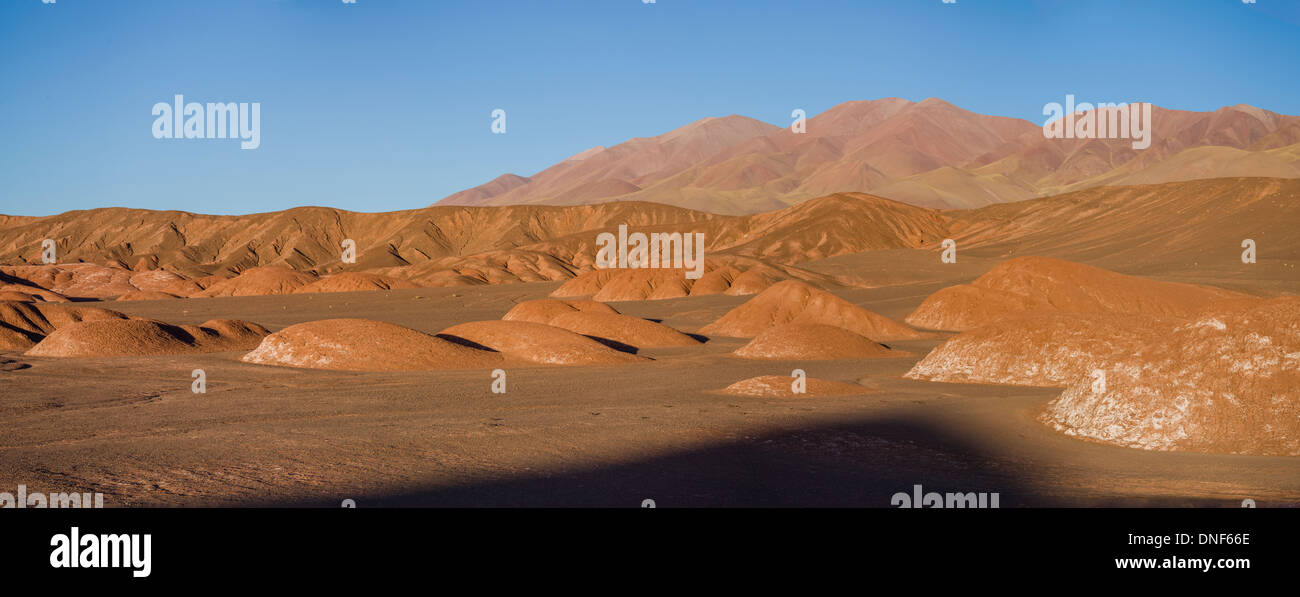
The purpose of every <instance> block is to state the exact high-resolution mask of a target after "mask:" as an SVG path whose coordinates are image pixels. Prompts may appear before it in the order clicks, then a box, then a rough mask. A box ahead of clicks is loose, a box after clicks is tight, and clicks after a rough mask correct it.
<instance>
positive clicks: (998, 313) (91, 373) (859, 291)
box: [0, 102, 1300, 507]
mask: <svg viewBox="0 0 1300 597" xmlns="http://www.w3.org/2000/svg"><path fill="white" fill-rule="evenodd" d="M877 107H878V108H879V106H877ZM942 107H943V106H936V105H933V104H928V105H927V103H926V102H922V103H921V104H916V105H912V106H910V107H907V106H904V107H891V108H890V110H889V112H890V113H895V112H897V113H899V114H904V113H906V110H912V111H916V110H920V109H922V108H925V109H939V108H942ZM895 108H897V109H895ZM833 113H834V111H832V112H828V113H827V115H823V116H822V117H820V118H825V117H828V116H832V115H834V114H833ZM1228 116H1231V115H1228ZM1228 116H1224V117H1225V118H1226V117H1228ZM1256 116H1258V115H1257V114H1256ZM863 117H864V118H865V116H863ZM881 117H882V118H883V117H884V116H881ZM1188 118H1190V117H1188ZM743 124H744V123H732V124H730V125H728V126H729V128H728V129H727V132H728V134H733V135H742V136H743V135H751V136H753V135H761V134H763V131H762V130H761V127H750V128H746V127H744V126H742V125H743ZM985 125H986V126H990V127H1003V126H1004V125H1002V124H999V123H996V122H992V123H985ZM1225 126H1226V125H1225ZM1291 126H1294V125H1291ZM751 128H756V129H758V130H750V129H751ZM1005 128H1006V129H1007V132H1006V134H1007V135H1011V134H1013V133H1014V132H1015V127H1013V126H1010V125H1005ZM1228 128H1231V127H1228ZM999 130H1001V129H999ZM1287 130H1291V129H1287ZM1269 134H1274V133H1269ZM1278 134H1280V133H1278ZM1273 138H1274V139H1276V135H1275V137H1273ZM709 139H714V140H717V139H716V138H714V137H709ZM727 140H728V142H730V141H733V140H732V139H730V138H728V139H727ZM1292 140H1293V141H1294V139H1292ZM993 141H994V140H989V141H988V143H993ZM755 143H758V141H755ZM765 143H766V141H765ZM1243 143H1245V144H1246V145H1249V146H1251V147H1254V148H1255V149H1257V150H1258V149H1260V147H1261V146H1260V145H1259V144H1260V143H1263V141H1258V140H1257V141H1251V142H1249V143H1247V142H1245V141H1243ZM709 147H711V148H713V149H714V150H718V148H719V147H721V141H718V145H716V146H715V145H710V146H709ZM981 148H982V146H981ZM972 151H974V150H972ZM688 157H689V156H688ZM591 159H595V158H591ZM674 159H676V158H674ZM683 159H685V158H683ZM954 159H956V158H954ZM962 159H969V156H963V157H962ZM665 160H666V161H665V162H664V164H665V165H664V167H665V168H666V167H668V166H667V164H676V163H677V162H674V161H673V160H670V159H668V158H665ZM686 161H688V162H695V161H698V156H696V157H691V158H690V159H687V160H686ZM636 163H642V162H636ZM683 163H685V162H683ZM679 165H680V164H679ZM602 171H606V172H608V171H610V170H609V169H608V168H606V169H604V170H602ZM520 188H523V187H520ZM601 188H604V187H603V186H602V187H601ZM482 202H483V203H486V202H489V201H486V200H485V201H482ZM718 211H719V213H707V212H704V211H693V210H688V209H684V208H680V207H674V206H670V205H661V204H652V203H643V202H636V201H627V202H612V203H600V204H594V205H572V206H546V205H519V206H489V207H463V206H454V205H438V206H434V207H429V208H425V209H421V210H412V211H406V212H390V213H384V214H364V213H354V212H345V211H341V210H333V209H327V208H300V209H294V210H289V211H286V212H278V213H272V214H260V215H256V216H205V215H198V214H189V213H184V212H151V211H144V210H127V209H103V210H95V211H93V212H69V213H66V214H61V215H57V216H50V217H45V218H26V217H0V490H3V489H2V488H6V487H7V488H13V487H16V486H18V485H20V484H21V485H26V486H27V487H28V490H29V491H47V492H61V491H69V492H71V491H95V492H101V493H103V494H104V496H105V498H104V501H105V504H106V505H109V506H226V505H235V506H251V505H286V506H295V505H322V506H336V505H338V504H339V503H340V502H341V501H342V500H344V499H352V500H355V501H356V502H357V504H358V505H359V506H362V507H369V506H442V505H466V506H469V505H474V506H614V507H638V506H640V505H641V504H642V501H643V500H646V499H652V500H655V503H656V505H657V506H659V507H674V506H869V507H888V506H889V505H890V496H892V495H893V494H894V493H897V492H900V491H910V490H911V488H912V487H913V486H914V485H918V484H919V485H922V486H923V487H925V488H926V489H927V490H934V491H959V492H997V493H999V494H1000V496H1001V499H1000V503H1001V505H1002V507H1014V506H1145V505H1176V506H1184V505H1215V506H1234V507H1235V506H1238V505H1240V503H1241V501H1242V500H1243V499H1246V498H1250V499H1253V500H1255V501H1256V502H1257V503H1258V504H1260V505H1261V506H1296V505H1300V460H1297V458H1298V457H1300V393H1298V392H1300V296H1298V295H1300V273H1298V272H1297V270H1296V267H1297V265H1298V264H1300V228H1297V226H1296V223H1297V222H1300V181H1297V180H1295V179H1287V178H1215V179H1204V180H1191V181H1185V182H1165V183H1161V184H1151V185H1137V186H1116V187H1094V188H1087V189H1085V190H1079V191H1075V192H1069V193H1066V194H1062V195H1054V196H1050V197H1044V198H1038V199H1026V200H1022V201H1015V202H1010V203H997V204H993V205H988V206H986V207H980V208H975V209H961V210H951V209H932V208H930V207H919V206H914V205H908V204H905V203H901V202H896V201H892V200H890V199H885V198H882V197H879V196H875V195H870V194H865V193H832V194H828V195H825V196H820V197H817V198H813V199H810V200H807V201H802V202H798V203H795V204H794V205H790V206H779V208H778V209H774V210H772V211H765V212H760V213H753V214H748V215H724V214H726V213H732V211H731V210H727V209H721V210H718ZM620 224H626V225H628V226H629V227H631V228H634V229H636V230H638V231H642V232H662V233H682V234H690V233H703V234H704V238H705V239H706V240H705V246H706V248H707V253H706V258H705V261H704V270H705V271H704V273H703V276H702V277H700V278H699V279H698V280H697V279H692V278H689V277H687V276H685V275H684V274H685V270H683V269H674V268H668V269H598V268H596V267H595V263H594V255H595V251H596V249H595V244H596V237H597V235H598V234H599V233H602V232H611V233H613V232H614V231H615V230H616V229H617V227H618V226H619V225H620ZM44 239H51V240H52V241H54V242H53V244H54V246H55V248H56V249H55V253H56V255H57V260H56V263H53V264H46V263H42V260H41V257H42V252H43V250H44V249H43V247H42V241H43V240H44ZM1247 239H1249V240H1250V241H1251V244H1252V246H1253V247H1254V249H1255V254H1254V257H1255V259H1254V262H1252V263H1246V262H1243V259H1242V255H1243V251H1244V250H1245V249H1244V248H1243V246H1244V245H1243V243H1244V241H1245V240H1247ZM345 240H352V241H354V242H355V246H356V250H357V255H356V262H355V263H349V262H348V261H347V260H344V259H343V258H342V257H341V256H340V247H341V246H342V245H343V244H344V241H345ZM947 240H951V241H953V243H955V244H950V243H947V242H945V241H947ZM950 246H955V253H951V254H950V255H948V256H950V257H951V256H955V262H953V261H952V260H951V259H947V260H945V254H946V249H947V247H950ZM196 370H201V378H202V379H201V381H202V383H203V384H205V387H204V390H205V391H204V392H202V393H196V392H195V391H194V387H195V385H194V384H196V383H199V382H197V381H196V378H195V374H196ZM795 370H800V371H801V373H795ZM805 375H806V380H805V379H804V378H803V376H805ZM792 376H794V377H792ZM1099 380H1101V383H1100V384H1099V383H1098V381H1099ZM799 384H802V387H801V388H800V389H801V390H803V391H795V390H794V388H795V387H796V386H798V385H799ZM10 490H11V491H12V489H10Z"/></svg>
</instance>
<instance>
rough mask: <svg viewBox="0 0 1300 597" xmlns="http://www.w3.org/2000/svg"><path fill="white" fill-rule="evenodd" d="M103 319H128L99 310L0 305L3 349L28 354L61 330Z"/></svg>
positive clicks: (91, 308)
mask: <svg viewBox="0 0 1300 597" xmlns="http://www.w3.org/2000/svg"><path fill="white" fill-rule="evenodd" d="M104 319H128V317H127V316H126V315H124V314H122V313H118V312H117V311H110V310H108V309H100V308H97V307H81V306H73V305H68V304H52V303H29V302H20V301H0V349H6V350H27V349H28V348H31V347H32V346H34V345H35V344H36V343H37V342H40V341H41V340H42V339H44V338H45V336H46V335H48V334H49V333H51V332H53V331H54V330H56V329H58V328H60V327H63V326H65V325H70V324H73V323H77V322H80V321H97V320H104Z"/></svg>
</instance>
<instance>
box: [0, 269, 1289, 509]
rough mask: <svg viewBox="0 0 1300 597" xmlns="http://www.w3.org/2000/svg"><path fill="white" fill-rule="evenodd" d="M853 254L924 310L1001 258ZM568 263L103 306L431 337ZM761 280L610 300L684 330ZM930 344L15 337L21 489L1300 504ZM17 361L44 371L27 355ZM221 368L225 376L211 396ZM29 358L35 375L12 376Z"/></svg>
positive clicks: (680, 501)
mask: <svg viewBox="0 0 1300 597" xmlns="http://www.w3.org/2000/svg"><path fill="white" fill-rule="evenodd" d="M877 253H878V254H864V255H871V256H870V257H862V258H859V259H857V260H852V259H849V260H846V259H843V258H836V259H833V260H826V261H824V262H822V263H819V264H814V266H815V267H817V268H820V269H822V270H823V271H833V270H834V269H836V268H849V267H852V268H858V269H859V271H867V272H870V271H873V269H872V268H875V269H876V270H879V271H880V272H882V274H881V284H882V286H883V285H885V284H897V283H898V282H899V281H900V280H898V279H886V278H885V276H884V273H883V272H886V271H892V272H897V271H899V270H898V263H899V261H898V260H899V259H902V260H904V262H905V263H906V262H908V261H915V263H914V264H912V265H911V266H909V267H912V270H911V275H912V276H913V279H917V280H926V281H925V282H923V283H916V284H907V285H901V286H884V287H881V288H873V289H853V290H847V291H839V292H837V294H839V295H840V296H842V297H844V298H847V299H848V300H850V301H853V302H855V303H858V304H860V305H862V306H864V307H866V308H868V309H871V310H873V311H876V312H878V313H881V314H883V315H886V316H890V317H893V318H895V319H898V320H901V319H902V318H903V317H904V316H905V315H906V314H907V313H909V312H910V311H911V310H912V309H913V308H915V307H916V305H918V304H919V303H920V302H921V301H922V300H923V299H924V298H925V297H926V296H928V295H929V294H930V293H932V292H934V291H935V290H938V289H939V288H942V287H943V286H947V285H951V284H953V283H957V282H966V281H969V280H970V279H973V278H975V277H976V276H978V275H979V274H981V273H983V272H984V271H987V269H988V268H989V267H991V266H992V264H993V263H995V261H994V260H989V261H987V262H985V261H980V260H978V259H971V260H966V261H964V262H962V263H960V265H961V267H950V268H947V269H940V268H936V267H934V266H932V265H930V264H932V263H933V260H934V257H933V254H932V253H931V254H924V253H921V252H915V254H913V253H912V252H903V253H899V252H892V251H884V252H877ZM558 285H559V284H558V283H543V284H519V285H503V286H479V287H460V288H445V289H432V288H422V289H411V290H394V291H381V292H356V293H341V294H316V295H286V296H261V297H237V298H208V299H189V300H163V301H136V302H121V303H118V302H106V303H99V304H98V305H99V306H104V307H107V308H110V309H116V310H120V311H122V312H124V313H128V314H131V315H138V316H146V317H153V318H158V319H162V320H165V321H168V322H171V323H178V324H191V323H200V322H203V321H205V320H208V319H213V318H218V317H220V318H234V319H244V320H249V321H255V322H258V323H261V324H263V325H265V326H267V327H268V328H270V329H272V330H279V329H282V328H283V327H285V326H288V325H291V324H294V323H299V322H303V321H311V320H317V319H328V318H339V317H360V318H368V319H377V320H382V321H388V322H392V323H395V324H399V325H403V326H408V327H411V328H415V329H418V330H422V331H426V332H431V333H432V332H437V331H439V330H441V329H443V328H445V327H448V326H450V325H453V324H456V323H460V322H464V321H473V320H480V319H496V318H499V317H500V316H501V315H502V314H504V313H505V312H506V311H507V310H509V309H510V307H511V306H513V305H514V304H515V303H516V302H518V301H521V300H527V299H533V298H541V297H544V296H546V294H547V293H549V292H550V291H551V290H553V289H554V288H556V287H557V286H558ZM746 298H747V297H728V296H707V297H695V298H683V299H672V300H663V301H642V302H634V303H613V306H614V307H615V308H617V309H619V310H620V311H622V312H623V313H627V314H630V315H636V316H640V317H646V318H653V319H656V320H662V321H663V322H664V323H666V324H668V325H672V326H674V327H677V328H678V329H681V330H683V331H687V332H693V331H695V330H696V329H697V328H698V327H700V326H703V325H704V324H706V323H708V322H711V321H712V320H714V319H716V318H717V317H719V316H721V315H722V314H723V313H725V312H726V311H727V310H729V309H730V308H732V307H735V306H736V305H739V304H740V303H742V302H743V301H744V300H746ZM940 341H941V340H940V339H936V340H918V341H910V342H898V343H891V346H894V347H897V348H901V349H903V350H906V351H908V352H910V353H913V354H914V355H915V356H911V357H906V358H893V359H865V360H843V361H803V362H799V361H746V360H741V359H737V358H734V357H731V356H729V355H728V353H729V352H730V351H732V350H735V349H736V348H737V347H739V346H741V345H743V344H744V341H743V340H740V339H727V338H715V339H713V340H711V341H710V342H708V343H706V344H703V345H700V346H699V347H687V348H671V349H652V350H646V351H643V352H642V353H641V354H644V355H647V356H650V357H652V358H654V359H655V361H653V362H649V363H639V364H629V365H617V366H598V367H511V368H509V369H508V370H507V392H506V393H505V394H493V393H492V392H491V391H490V386H491V383H492V378H491V375H490V372H489V371H487V370H481V371H480V370H469V371H450V372H397V373H351V372H335V371H320V370H300V369H286V368H279V367H269V366H261V365H252V364H247V363H243V362H240V361H239V360H238V359H239V357H240V356H241V355H242V353H239V352H236V353H216V354H203V355H191V356H176V357H121V358H100V359H56V358H37V357H27V356H23V355H21V354H16V353H0V362H2V361H5V360H13V361H15V363H10V364H9V365H8V366H6V367H4V368H0V491H8V492H13V491H15V489H16V487H17V486H18V485H19V484H23V485H26V486H27V487H28V491H29V492H31V491H46V492H60V491H68V492H71V491H98V492H102V493H103V494H104V495H105V498H104V501H105V504H106V505H107V506H214V505H215V506H254V505H288V506H297V505H319V506H337V505H338V504H339V503H340V501H341V500H343V499H353V500H355V501H356V502H357V504H358V506H360V507H371V506H444V505H457V506H614V507H639V506H640V505H641V503H642V500H645V499H653V500H655V502H656V505H657V506H658V507H675V506H871V507H888V506H889V505H890V497H891V496H892V495H893V494H894V493H896V492H900V491H907V492H910V491H911V488H912V486H913V485H915V484H920V485H922V486H923V487H924V488H925V491H939V492H948V491H963V492H965V491H973V492H997V493H999V494H1000V498H1001V500H1000V501H1001V505H1002V507H1015V506H1150V505H1162V506H1164V505H1171V506H1204V505H1212V506H1229V507H1238V506H1239V505H1240V503H1241V500H1242V499H1244V498H1251V499H1254V500H1256V502H1257V503H1258V504H1259V505H1260V506H1296V505H1300V460H1297V459H1296V458H1285V457H1257V456H1226V455H1205V454H1187V453H1160V452H1144V451H1139V450H1133V449H1127V448H1119V447H1112V446H1107V445H1102V444H1097V443H1091V442H1087V441H1081V440H1077V439H1071V438H1068V437H1065V436H1063V435H1060V434H1058V433H1056V432H1054V431H1052V430H1051V429H1049V428H1047V427H1045V426H1043V425H1041V424H1039V423H1037V422H1035V421H1034V420H1033V416H1034V414H1035V413H1036V412H1037V411H1038V410H1039V409H1041V408H1042V406H1043V404H1044V403H1045V402H1047V401H1048V400H1049V399H1051V398H1053V397H1054V396H1056V395H1057V394H1058V393H1059V390H1057V389H1051V388H1016V387H1003V386H981V385H955V384H939V383H928V382H918V381H911V380H906V379H902V378H901V375H902V374H903V373H904V372H906V371H907V370H908V369H909V368H910V367H911V366H912V364H914V363H915V362H916V361H917V360H919V359H920V358H921V357H922V356H924V355H925V354H926V352H928V351H929V350H930V349H932V348H933V347H934V346H936V345H937V344H938V343H939V342H940ZM18 363H25V364H28V365H30V366H29V367H27V368H21V369H13V366H14V365H16V364H18ZM196 368H201V369H203V370H204V371H205V372H206V375H207V383H208V389H207V393H206V394H198V395H196V394H194V393H192V392H191V391H190V384H191V371H192V370H193V369H196ZM795 368H802V369H804V370H805V371H807V374H808V376H809V377H815V378H821V379H827V380H833V381H842V382H852V383H860V384H863V385H866V386H869V387H872V388H876V389H878V390H879V392H877V393H873V394H866V395H861V396H825V397H817V398H804V399H780V398H746V397H738V396H728V395H724V394H720V393H717V390H719V389H721V388H724V387H726V386H727V385H729V384H731V383H733V382H735V381H739V380H741V379H745V378H749V377H754V376H759V375H773V374H776V375H788V374H789V373H790V371H791V370H792V369H795ZM6 369H13V370H6Z"/></svg>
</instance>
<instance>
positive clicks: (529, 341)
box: [438, 321, 648, 365]
mask: <svg viewBox="0 0 1300 597" xmlns="http://www.w3.org/2000/svg"><path fill="white" fill-rule="evenodd" d="M438 336H439V337H441V338H447V339H452V340H453V341H464V342H468V343H470V344H472V345H477V346H482V347H485V348H489V349H492V350H495V351H498V352H502V353H505V354H506V355H508V356H511V357H514V358H518V359H522V360H525V361H529V362H533V363H539V364H543V365H600V364H611V363H632V362H638V361H645V360H648V359H646V358H645V357H639V356H636V355H633V354H628V353H625V352H620V351H617V350H614V349H613V348H610V347H608V346H605V345H604V344H601V343H599V342H597V341H595V340H592V339H591V338H588V337H586V336H583V335H581V334H576V333H574V332H570V331H569V330H566V329H562V328H557V327H554V326H549V325H544V324H540V323H532V322H527V321H471V322H469V323H462V324H459V325H454V326H452V327H449V328H447V329H445V330H443V331H441V332H439V333H438Z"/></svg>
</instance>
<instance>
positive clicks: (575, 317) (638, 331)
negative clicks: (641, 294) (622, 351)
mask: <svg viewBox="0 0 1300 597" xmlns="http://www.w3.org/2000/svg"><path fill="white" fill-rule="evenodd" d="M549 325H553V326H555V327H558V328H564V329H566V330H569V331H571V332H577V333H579V334H582V335H584V336H590V337H593V338H598V339H602V340H613V341H614V342H618V343H619V344H624V345H627V346H634V347H636V348H653V347H661V346H695V345H697V344H699V343H700V341H699V340H696V339H695V338H692V337H690V336H687V335H686V334H683V333H681V332H679V331H677V330H675V329H673V328H671V327H668V326H666V325H664V324H662V323H655V322H653V321H648V320H645V319H641V318H640V317H632V316H630V315H620V314H618V313H594V312H581V311H572V312H569V313H563V314H560V315H559V316H556V317H555V318H554V319H552V320H551V321H550V324H549Z"/></svg>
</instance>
